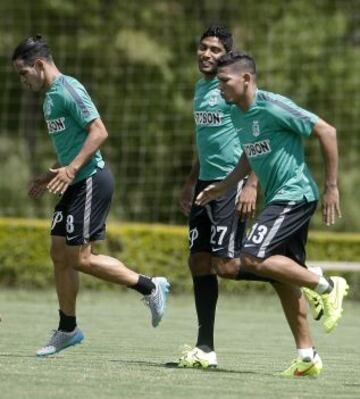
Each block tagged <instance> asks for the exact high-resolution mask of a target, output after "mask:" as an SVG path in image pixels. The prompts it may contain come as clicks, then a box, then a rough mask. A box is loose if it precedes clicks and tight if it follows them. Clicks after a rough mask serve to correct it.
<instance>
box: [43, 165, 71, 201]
mask: <svg viewBox="0 0 360 399" xmlns="http://www.w3.org/2000/svg"><path fill="white" fill-rule="evenodd" d="M49 170H50V172H52V173H54V174H55V176H54V177H53V178H52V179H51V181H50V182H49V184H48V185H47V186H46V188H47V189H48V190H49V192H50V193H52V194H60V195H62V194H64V193H65V191H66V189H67V188H68V187H69V185H70V184H71V183H72V181H73V180H74V179H75V174H74V172H72V171H71V170H70V168H69V167H68V166H63V167H61V168H57V169H52V168H50V169H49Z"/></svg>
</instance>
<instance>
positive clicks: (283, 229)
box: [241, 201, 317, 266]
mask: <svg viewBox="0 0 360 399" xmlns="http://www.w3.org/2000/svg"><path fill="white" fill-rule="evenodd" d="M316 205H317V202H316V201H314V202H307V201H300V202H294V201H290V202H289V201H274V202H272V203H270V204H269V205H268V206H267V207H266V208H265V209H264V210H263V211H262V212H261V214H260V215H259V216H258V217H257V219H256V220H255V223H254V225H253V227H252V229H251V231H250V233H249V234H248V235H247V237H246V239H245V241H244V243H243V248H242V251H241V252H242V253H247V254H250V255H253V256H255V257H257V258H261V259H266V258H268V257H269V256H272V255H284V256H287V257H288V258H291V259H293V260H294V261H295V262H297V263H299V264H301V265H303V266H305V258H306V251H305V245H306V241H307V235H308V229H309V223H310V219H311V217H312V215H313V214H314V212H315V209H316Z"/></svg>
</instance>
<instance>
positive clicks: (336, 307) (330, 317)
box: [321, 276, 349, 333]
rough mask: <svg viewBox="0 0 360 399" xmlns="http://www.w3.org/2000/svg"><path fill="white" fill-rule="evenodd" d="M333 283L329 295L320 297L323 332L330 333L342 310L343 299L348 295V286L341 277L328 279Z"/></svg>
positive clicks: (336, 323)
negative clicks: (322, 310) (322, 313)
mask: <svg viewBox="0 0 360 399" xmlns="http://www.w3.org/2000/svg"><path fill="white" fill-rule="evenodd" d="M330 279H331V280H332V281H333V283H334V288H333V289H332V291H331V292H330V293H329V294H323V295H321V298H322V301H323V304H324V319H325V320H324V323H323V326H324V330H325V332H326V333H330V332H331V331H333V330H334V329H335V327H336V326H337V325H338V322H339V320H340V318H341V315H342V312H343V308H342V303H343V299H344V297H345V296H346V295H347V294H348V291H349V286H348V284H347V282H346V280H345V279H344V278H343V277H333V276H332V277H330Z"/></svg>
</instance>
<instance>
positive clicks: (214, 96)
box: [209, 94, 219, 107]
mask: <svg viewBox="0 0 360 399" xmlns="http://www.w3.org/2000/svg"><path fill="white" fill-rule="evenodd" d="M218 97H219V95H218V94H211V96H210V97H209V105H210V107H213V106H215V105H216V104H217V103H218Z"/></svg>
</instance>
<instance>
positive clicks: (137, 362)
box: [111, 360, 257, 374]
mask: <svg viewBox="0 0 360 399" xmlns="http://www.w3.org/2000/svg"><path fill="white" fill-rule="evenodd" d="M111 362H116V363H126V364H132V365H139V366H149V367H161V368H162V367H165V368H170V369H178V370H179V371H183V370H189V369H188V368H181V367H178V365H177V363H176V362H167V363H156V362H149V361H145V360H111ZM191 370H195V371H199V372H206V373H227V374H228V373H233V374H257V373H255V372H254V371H247V370H230V369H224V368H208V369H202V368H195V369H191Z"/></svg>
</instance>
